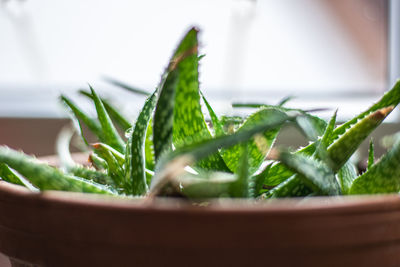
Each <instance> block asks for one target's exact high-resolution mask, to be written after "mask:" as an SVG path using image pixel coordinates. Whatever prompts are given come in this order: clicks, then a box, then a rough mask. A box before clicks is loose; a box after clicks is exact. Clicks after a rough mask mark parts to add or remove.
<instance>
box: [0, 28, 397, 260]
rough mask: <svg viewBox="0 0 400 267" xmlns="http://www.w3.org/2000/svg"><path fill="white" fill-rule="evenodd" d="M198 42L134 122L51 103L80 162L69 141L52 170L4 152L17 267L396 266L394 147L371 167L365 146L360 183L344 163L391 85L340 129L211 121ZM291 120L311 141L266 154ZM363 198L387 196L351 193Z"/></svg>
mask: <svg viewBox="0 0 400 267" xmlns="http://www.w3.org/2000/svg"><path fill="white" fill-rule="evenodd" d="M197 33H198V31H197V29H195V28H192V29H190V30H189V31H188V33H187V34H186V35H185V36H184V38H183V39H182V41H181V42H180V44H179V45H178V47H177V49H176V50H175V52H174V54H173V56H172V58H171V60H170V62H169V64H168V67H167V68H166V70H165V72H164V74H163V75H162V77H161V81H160V83H159V85H158V86H157V88H156V90H155V91H154V92H153V93H151V94H149V95H148V97H147V99H146V101H145V103H144V105H143V108H142V109H141V111H140V113H139V115H138V116H137V119H136V122H135V123H133V124H131V122H130V121H129V120H127V119H126V118H125V117H124V116H123V115H121V114H120V113H119V111H118V110H117V109H116V108H115V107H113V106H112V105H111V104H110V103H109V102H107V100H105V99H102V98H101V97H99V96H98V94H97V93H96V91H95V90H93V88H91V87H90V91H81V94H83V95H84V96H86V97H89V98H90V99H92V101H93V103H94V106H95V108H96V112H97V118H96V119H95V118H91V117H89V116H88V115H87V114H86V113H85V112H84V111H83V110H81V109H80V108H79V107H78V106H77V105H76V104H74V103H73V102H72V101H71V100H70V99H69V98H67V97H65V96H62V97H61V100H62V102H63V103H64V104H65V105H66V106H67V107H68V109H69V110H70V111H71V113H72V114H73V120H74V121H75V123H76V125H77V129H78V131H79V132H80V134H81V136H82V138H83V140H84V141H85V142H86V144H87V145H88V146H90V147H91V149H92V152H91V153H90V155H89V161H90V166H83V165H80V164H78V163H75V162H74V161H73V160H72V158H71V156H70V154H69V149H68V147H69V139H70V136H68V135H67V136H63V137H62V138H61V141H60V143H59V149H58V150H59V158H60V161H61V162H60V167H61V168H56V167H53V166H50V165H48V164H46V163H43V162H41V161H39V160H37V159H36V158H34V157H32V156H28V155H25V154H23V153H22V152H18V151H14V150H12V149H9V148H7V147H0V164H1V165H0V177H1V178H2V180H4V181H2V182H0V251H1V252H3V253H4V254H6V255H8V256H9V257H10V258H11V260H12V263H13V265H15V266H19V265H22V266H27V265H28V266H29V264H30V265H31V266H32V265H33V266H71V265H79V266H81V265H82V266H85V265H86V266H160V265H161V266H162V265H167V266H170V265H182V266H205V265H207V266H224V265H228V266H247V265H253V264H264V265H266V264H275V265H279V266H292V265H294V264H296V265H300V266H302V265H307V266H321V264H322V265H324V266H330V265H332V266H338V265H340V266H377V265H379V266H389V265H394V264H397V263H398V262H399V261H400V253H399V252H400V247H399V246H398V240H399V234H398V233H399V230H400V223H399V222H400V221H399V214H400V210H399V208H398V207H399V204H400V199H399V197H398V196H397V193H398V192H399V190H400V167H399V166H398V165H399V164H398V163H399V160H400V143H399V141H397V142H395V144H394V145H393V148H392V149H391V150H390V151H389V152H388V153H387V154H386V155H384V156H383V157H382V158H381V159H380V160H379V161H377V162H375V160H374V149H373V144H372V143H371V145H370V152H369V161H368V169H367V171H366V172H364V173H363V174H361V175H358V173H357V171H356V169H355V166H354V165H353V164H352V162H351V161H350V160H349V159H350V157H351V156H352V155H353V153H354V152H355V151H356V150H357V148H358V147H359V145H360V144H361V142H363V141H364V140H365V139H366V138H367V137H368V135H369V134H370V133H371V132H372V131H373V130H374V129H375V128H376V127H377V126H378V125H379V124H380V123H381V122H382V121H383V120H384V119H385V118H386V117H387V116H388V115H389V114H390V112H391V111H392V110H393V109H394V108H395V107H396V106H397V104H398V103H399V102H400V83H397V84H396V85H395V86H394V87H393V89H391V90H390V91H388V92H387V93H386V94H385V95H384V96H383V97H382V98H381V99H380V100H379V101H378V102H377V103H376V104H374V105H373V106H371V108H369V109H368V110H366V111H364V112H362V113H360V115H358V116H356V117H355V118H353V119H351V120H349V121H348V122H346V123H344V124H342V125H340V126H336V113H335V114H334V115H333V116H332V118H331V119H330V121H329V122H326V121H324V120H322V119H320V118H318V117H316V116H313V115H310V114H309V113H307V112H305V111H303V110H299V109H290V108H286V107H284V101H283V102H282V103H281V104H279V105H276V106H271V105H258V106H257V108H258V109H257V110H256V111H255V112H254V113H252V114H251V115H250V116H248V117H247V118H237V117H218V116H217V115H216V114H215V112H214V111H213V109H212V107H211V105H210V104H209V103H208V102H207V100H206V98H205V96H204V95H203V94H202V93H201V92H200V90H199V82H198V62H199V55H198V40H197ZM137 92H138V91H137ZM139 93H143V94H147V93H146V92H139ZM201 100H202V101H203V102H204V105H205V107H206V109H207V111H208V115H209V117H210V118H211V122H210V123H211V125H208V124H207V123H206V121H205V119H204V115H203V113H202V109H201ZM289 124H291V125H295V126H296V127H298V128H299V129H300V130H301V132H302V133H303V134H304V135H305V136H306V137H307V138H308V139H309V140H310V145H308V146H307V147H305V148H303V149H300V150H298V151H290V150H288V149H285V148H273V144H274V142H275V139H276V137H277V135H278V133H279V131H280V129H281V128H283V127H285V126H286V125H289ZM83 125H85V126H86V127H88V128H89V129H90V130H91V131H92V132H93V133H94V134H95V135H96V136H97V138H98V140H99V142H98V143H95V144H88V142H87V141H86V139H85V134H84V133H83V131H82V126H83ZM115 125H117V127H119V128H120V129H122V130H123V131H126V132H127V140H124V139H123V138H122V137H121V135H120V134H119V132H118V130H117V127H116V126H115ZM13 184H16V185H13ZM82 193H83V194H82ZM364 194H385V195H378V196H377V195H374V196H368V197H360V196H354V195H364ZM352 195H353V196H352ZM344 196H345V197H344ZM289 197H294V198H289ZM277 198H283V199H280V200H276V199H277Z"/></svg>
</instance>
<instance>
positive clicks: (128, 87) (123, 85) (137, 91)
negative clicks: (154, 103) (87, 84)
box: [103, 77, 151, 96]
mask: <svg viewBox="0 0 400 267" xmlns="http://www.w3.org/2000/svg"><path fill="white" fill-rule="evenodd" d="M103 79H104V80H105V81H106V82H108V83H110V84H112V85H115V86H117V87H120V88H123V89H125V90H128V91H130V92H132V93H135V94H138V95H143V96H150V95H151V93H149V92H147V91H145V90H142V89H139V88H136V87H133V86H131V85H128V84H126V83H124V82H121V81H118V80H116V79H114V78H111V77H103Z"/></svg>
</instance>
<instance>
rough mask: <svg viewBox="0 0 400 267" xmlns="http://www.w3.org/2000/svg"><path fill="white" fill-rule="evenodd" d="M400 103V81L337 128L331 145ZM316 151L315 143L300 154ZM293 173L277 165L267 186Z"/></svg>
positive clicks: (267, 179)
mask: <svg viewBox="0 0 400 267" xmlns="http://www.w3.org/2000/svg"><path fill="white" fill-rule="evenodd" d="M399 102H400V81H397V82H396V84H395V85H394V86H393V88H392V89H391V90H389V91H388V92H387V93H386V94H385V95H384V96H383V97H382V98H381V99H380V100H379V101H378V102H377V103H375V104H374V105H372V106H371V107H370V108H369V109H367V110H366V111H364V112H362V113H361V114H359V115H358V116H356V117H354V118H353V119H351V120H349V121H348V122H346V123H345V124H343V125H341V126H339V127H337V128H336V129H335V130H334V131H333V133H332V135H331V136H330V138H329V144H330V143H332V142H333V141H334V140H335V139H337V138H338V137H339V136H340V135H342V134H344V133H345V132H346V131H347V130H348V129H350V128H351V127H352V126H354V124H356V123H357V122H358V121H359V120H361V119H363V118H365V117H367V116H368V115H370V114H372V113H373V112H375V111H377V110H379V109H382V108H385V107H390V106H393V107H396V106H397V105H398V104H399ZM315 149H316V145H315V143H313V144H311V145H309V146H307V147H305V148H303V149H301V150H299V153H306V154H308V155H311V154H312V153H314V151H315ZM291 174H292V173H291V172H290V171H289V170H287V168H285V167H284V166H283V165H282V164H279V163H278V164H276V165H274V166H273V167H272V168H271V171H270V173H269V176H268V177H266V179H265V184H267V185H271V186H274V185H277V182H282V181H284V180H285V179H288V178H289V177H290V176H291Z"/></svg>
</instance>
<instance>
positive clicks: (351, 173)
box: [337, 160, 357, 195]
mask: <svg viewBox="0 0 400 267" xmlns="http://www.w3.org/2000/svg"><path fill="white" fill-rule="evenodd" d="M337 176H338V178H339V179H338V180H339V183H340V188H341V189H342V193H343V195H347V194H348V193H349V190H350V187H351V185H352V183H353V181H354V180H355V179H356V178H357V168H356V166H354V164H353V163H352V162H351V161H350V160H349V161H347V162H346V163H345V164H344V165H343V167H342V168H341V169H340V170H339V172H338V174H337Z"/></svg>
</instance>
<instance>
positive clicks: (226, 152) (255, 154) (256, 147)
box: [221, 107, 282, 175]
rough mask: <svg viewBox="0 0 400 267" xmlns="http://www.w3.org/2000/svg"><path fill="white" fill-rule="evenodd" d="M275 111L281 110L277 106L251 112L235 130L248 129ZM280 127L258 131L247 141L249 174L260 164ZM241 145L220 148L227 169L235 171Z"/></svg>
mask: <svg viewBox="0 0 400 267" xmlns="http://www.w3.org/2000/svg"><path fill="white" fill-rule="evenodd" d="M276 112H282V111H281V110H280V109H277V108H272V107H268V108H262V109H260V110H258V111H257V112H255V113H253V114H252V115H251V116H249V118H247V120H245V122H244V123H243V124H242V126H240V127H239V129H238V130H237V131H236V132H240V131H244V130H246V129H249V128H250V127H252V126H253V125H256V124H257V123H259V122H260V121H265V120H268V118H269V117H270V116H272V117H273V116H274V114H275V113H276ZM279 130H280V127H277V128H275V129H270V130H269V131H267V132H265V133H260V134H258V135H256V136H254V137H253V139H252V140H250V141H249V144H248V151H249V174H250V175H253V174H254V173H255V172H256V171H257V170H258V169H259V168H260V166H261V164H262V163H263V161H264V160H265V157H266V156H267V154H268V152H269V151H270V149H271V147H272V146H273V144H274V142H275V139H276V136H277V135H278V132H279ZM240 151H241V147H240V145H238V146H234V147H232V148H229V149H222V150H221V155H222V158H223V159H224V161H225V162H226V164H227V165H228V167H229V169H230V170H232V171H235V170H236V169H237V168H238V163H239V159H240V155H241V153H240Z"/></svg>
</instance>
